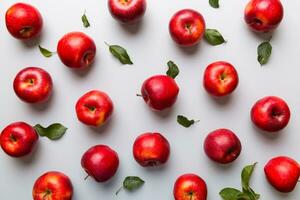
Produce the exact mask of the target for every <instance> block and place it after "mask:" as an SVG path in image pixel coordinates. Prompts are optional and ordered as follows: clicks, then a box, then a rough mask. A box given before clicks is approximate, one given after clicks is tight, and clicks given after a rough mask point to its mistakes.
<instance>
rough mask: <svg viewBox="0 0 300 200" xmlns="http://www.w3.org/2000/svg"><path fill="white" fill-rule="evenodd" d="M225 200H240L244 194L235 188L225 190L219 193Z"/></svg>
mask: <svg viewBox="0 0 300 200" xmlns="http://www.w3.org/2000/svg"><path fill="white" fill-rule="evenodd" d="M219 194H220V196H221V197H222V198H223V200H238V199H239V197H241V195H243V193H242V192H241V191H239V190H237V189H234V188H224V189H223V190H221V192H220V193H219Z"/></svg>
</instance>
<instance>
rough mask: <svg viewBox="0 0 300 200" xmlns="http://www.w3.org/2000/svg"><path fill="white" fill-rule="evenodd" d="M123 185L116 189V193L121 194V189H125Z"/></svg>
mask: <svg viewBox="0 0 300 200" xmlns="http://www.w3.org/2000/svg"><path fill="white" fill-rule="evenodd" d="M123 188H124V187H123V186H122V187H120V188H119V189H118V190H117V191H116V195H118V194H119V192H120V191H121V190H123Z"/></svg>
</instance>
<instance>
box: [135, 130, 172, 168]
mask: <svg viewBox="0 0 300 200" xmlns="http://www.w3.org/2000/svg"><path fill="white" fill-rule="evenodd" d="M133 156H134V159H135V160H136V161H137V162H138V163H139V164H140V165H141V166H143V167H151V166H159V165H163V164H165V163H166V162H167V161H168V159H169V156H170V144H169V142H168V140H167V139H166V138H165V137H164V136H163V135H161V134H160V133H144V134H142V135H140V136H139V137H137V138H136V140H135V142H134V144H133Z"/></svg>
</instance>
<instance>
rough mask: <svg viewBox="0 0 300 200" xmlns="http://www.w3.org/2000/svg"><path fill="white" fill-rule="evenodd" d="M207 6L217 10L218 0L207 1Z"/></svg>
mask: <svg viewBox="0 0 300 200" xmlns="http://www.w3.org/2000/svg"><path fill="white" fill-rule="evenodd" d="M209 5H210V6H211V7H213V8H219V7H220V5H219V0H209Z"/></svg>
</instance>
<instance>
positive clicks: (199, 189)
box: [173, 174, 207, 200]
mask: <svg viewBox="0 0 300 200" xmlns="http://www.w3.org/2000/svg"><path fill="white" fill-rule="evenodd" d="M173 194H174V199H175V200H191V199H192V200H206V198H207V186H206V183H205V181H204V180H203V179H202V178H200V177H199V176H197V175H195V174H184V175H182V176H180V177H179V178H178V179H177V180H176V182H175V184H174V189H173Z"/></svg>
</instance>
